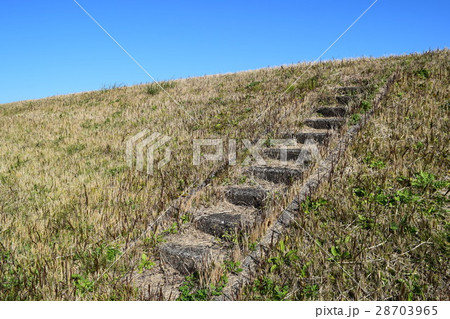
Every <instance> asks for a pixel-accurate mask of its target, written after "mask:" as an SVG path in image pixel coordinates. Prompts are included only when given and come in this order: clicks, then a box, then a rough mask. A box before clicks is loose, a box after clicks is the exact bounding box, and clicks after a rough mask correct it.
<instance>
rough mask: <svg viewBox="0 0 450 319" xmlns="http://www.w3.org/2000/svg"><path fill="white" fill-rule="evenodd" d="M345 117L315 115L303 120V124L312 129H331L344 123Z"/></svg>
mask: <svg viewBox="0 0 450 319" xmlns="http://www.w3.org/2000/svg"><path fill="white" fill-rule="evenodd" d="M344 123H345V119H343V118H338V117H326V118H323V117H317V118H314V117H313V118H309V119H306V120H304V124H305V125H306V126H308V127H311V128H314V129H322V130H333V129H338V128H340V127H341V126H342V125H344Z"/></svg>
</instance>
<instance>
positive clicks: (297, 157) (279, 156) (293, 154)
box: [263, 146, 313, 166]
mask: <svg viewBox="0 0 450 319" xmlns="http://www.w3.org/2000/svg"><path fill="white" fill-rule="evenodd" d="M263 155H264V156H267V157H269V158H272V159H275V160H278V161H282V162H285V161H295V162H297V163H298V164H299V165H304V166H309V165H310V164H311V162H312V161H313V154H312V149H311V148H310V147H307V146H305V147H302V148H267V149H264V150H263Z"/></svg>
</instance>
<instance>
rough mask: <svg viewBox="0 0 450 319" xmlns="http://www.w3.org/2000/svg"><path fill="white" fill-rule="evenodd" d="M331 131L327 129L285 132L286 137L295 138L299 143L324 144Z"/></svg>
mask: <svg viewBox="0 0 450 319" xmlns="http://www.w3.org/2000/svg"><path fill="white" fill-rule="evenodd" d="M330 136H331V133H330V132H329V131H328V130H313V129H310V130H302V131H300V132H297V133H287V134H286V135H285V137H286V138H295V139H296V140H297V142H298V143H300V144H307V143H309V144H311V143H315V144H326V143H327V141H328V139H329V138H330Z"/></svg>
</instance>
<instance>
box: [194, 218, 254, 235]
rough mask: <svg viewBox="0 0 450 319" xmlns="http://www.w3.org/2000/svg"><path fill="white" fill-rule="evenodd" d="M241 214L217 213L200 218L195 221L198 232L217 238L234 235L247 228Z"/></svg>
mask: <svg viewBox="0 0 450 319" xmlns="http://www.w3.org/2000/svg"><path fill="white" fill-rule="evenodd" d="M244 218H245V217H243V216H242V215H241V214H236V213H235V214H232V213H215V214H208V215H204V216H201V217H199V218H198V219H196V220H195V221H194V223H195V226H196V227H197V229H198V230H201V231H203V232H205V233H207V234H210V235H212V236H215V237H220V238H223V237H224V236H225V235H230V236H231V235H234V234H237V233H238V232H239V231H241V230H242V229H243V228H245V225H246V223H245V222H244Z"/></svg>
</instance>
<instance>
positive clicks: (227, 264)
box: [223, 260, 243, 274]
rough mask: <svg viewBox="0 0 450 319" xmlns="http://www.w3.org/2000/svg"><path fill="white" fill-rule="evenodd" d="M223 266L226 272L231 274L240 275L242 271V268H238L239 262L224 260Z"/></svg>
mask: <svg viewBox="0 0 450 319" xmlns="http://www.w3.org/2000/svg"><path fill="white" fill-rule="evenodd" d="M223 266H224V268H225V269H226V270H227V271H229V272H231V273H233V274H237V273H240V272H242V270H243V269H242V268H240V266H241V262H240V261H232V260H225V261H224V264H223Z"/></svg>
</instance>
